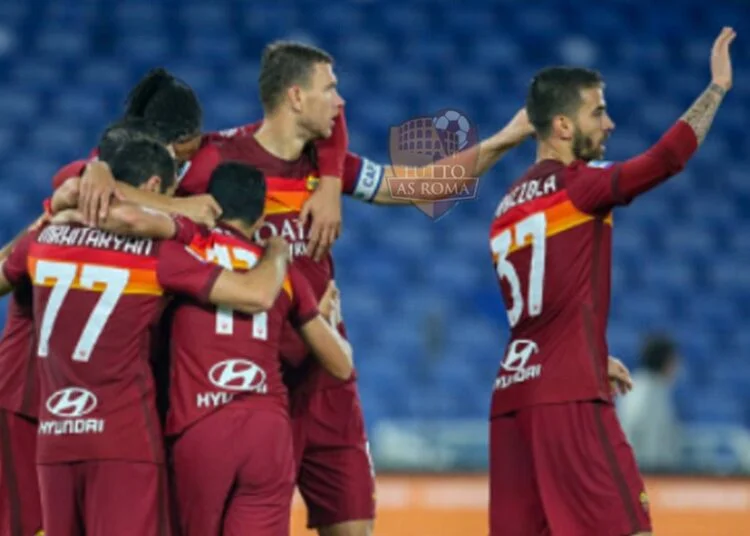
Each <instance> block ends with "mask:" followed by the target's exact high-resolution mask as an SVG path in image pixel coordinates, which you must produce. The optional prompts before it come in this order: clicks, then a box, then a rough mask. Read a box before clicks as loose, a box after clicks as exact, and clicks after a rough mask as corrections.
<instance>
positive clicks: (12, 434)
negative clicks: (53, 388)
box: [0, 409, 42, 536]
mask: <svg viewBox="0 0 750 536" xmlns="http://www.w3.org/2000/svg"><path fill="white" fill-rule="evenodd" d="M36 435H37V423H36V422H34V421H33V420H31V419H28V418H26V417H23V416H21V415H18V414H16V413H13V412H11V411H6V410H4V409H0V536H33V535H34V534H36V533H37V532H38V531H40V530H41V529H42V507H41V504H40V502H39V484H38V480H37V476H36Z"/></svg>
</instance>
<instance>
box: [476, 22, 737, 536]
mask: <svg viewBox="0 0 750 536" xmlns="http://www.w3.org/2000/svg"><path fill="white" fill-rule="evenodd" d="M734 37H735V33H734V31H733V30H732V29H730V28H724V29H723V30H722V31H721V33H720V35H719V36H718V38H717V39H716V42H715V43H714V46H713V50H712V53H711V62H710V64H711V75H712V80H711V83H710V85H709V86H708V88H707V89H706V90H705V91H704V92H703V93H702V94H701V95H700V97H699V98H698V99H697V100H696V101H695V103H694V104H693V105H692V106H691V107H690V108H689V109H688V110H687V111H686V112H685V114H684V115H683V116H682V118H680V120H679V121H677V122H676V123H675V124H674V125H673V126H672V127H671V128H670V129H669V130H668V131H667V132H666V133H665V134H664V136H663V137H662V138H661V139H660V140H659V141H658V142H657V143H656V144H655V145H653V146H652V147H651V148H650V149H649V150H647V151H646V152H644V153H642V154H641V155H638V156H636V157H634V158H631V159H630V160H626V161H625V162H617V163H612V162H603V161H601V158H602V157H603V154H604V148H605V145H604V144H605V141H606V140H607V138H608V137H609V135H610V134H611V132H612V130H613V129H614V123H613V122H612V120H611V119H610V117H609V115H607V110H606V105H605V101H604V94H603V87H604V85H603V81H602V79H601V77H600V76H599V74H598V73H596V72H594V71H590V70H587V69H580V68H572V67H553V68H548V69H544V70H542V71H540V72H539V73H538V74H537V75H536V77H535V78H534V79H533V81H532V83H531V86H530V89H529V92H528V97H527V101H526V109H527V111H528V114H529V118H530V120H531V122H532V123H533V125H534V128H535V130H536V133H537V134H536V135H537V162H536V164H534V165H533V166H532V167H531V168H530V169H529V170H528V171H527V172H526V174H525V175H524V176H523V177H521V178H520V179H518V180H517V181H516V182H515V183H514V184H513V185H512V186H511V187H510V189H509V190H508V193H507V195H506V196H505V197H504V198H503V200H502V202H501V203H500V205H499V207H498V210H497V213H496V218H495V220H494V222H493V223H492V228H491V231H490V246H491V250H492V254H493V258H494V263H495V267H496V270H497V276H498V280H499V283H500V287H501V290H502V295H503V301H504V302H505V307H506V309H507V313H508V322H509V324H510V327H511V333H510V342H509V343H508V346H507V349H506V353H505V357H504V359H503V361H502V364H501V365H500V370H499V372H498V375H497V379H496V381H495V384H494V391H493V396H492V414H491V415H492V418H491V423H490V524H491V534H492V536H521V535H523V536H526V535H531V534H539V535H541V534H562V535H568V534H570V535H574V534H575V535H579V534H580V535H589V534H590V535H597V536H598V535H612V536H629V535H633V534H639V535H643V534H650V531H651V521H650V516H649V511H648V497H647V495H646V493H645V489H644V485H643V481H642V478H641V476H640V474H639V472H638V468H637V466H636V462H635V459H634V456H633V452H632V449H631V448H630V445H629V444H628V442H627V440H626V439H625V436H624V434H623V432H622V429H621V427H620V424H619V422H618V420H617V416H616V414H615V408H614V405H613V403H612V397H611V389H610V385H609V382H608V376H607V369H608V365H609V366H611V365H612V363H611V362H610V363H609V364H608V362H607V341H606V329H607V317H608V314H609V299H610V276H611V274H610V272H611V269H610V263H611V258H612V242H611V240H612V209H613V208H614V207H616V206H622V205H626V204H628V203H629V202H630V201H632V200H633V199H634V198H635V197H637V196H638V195H641V194H643V193H645V192H647V191H648V190H650V189H652V188H654V187H655V186H657V185H658V184H660V183H662V182H664V181H665V180H666V179H668V178H669V177H671V176H674V175H675V174H677V173H679V172H680V171H681V170H682V169H683V167H684V166H685V165H686V163H687V161H688V160H689V158H690V157H691V156H692V155H693V153H695V151H696V149H697V148H698V146H699V145H700V144H701V143H702V142H703V140H704V138H705V137H706V134H707V133H708V130H709V128H710V126H711V122H712V120H713V118H714V116H715V114H716V112H717V110H718V108H719V105H720V103H721V101H722V99H723V97H724V95H725V94H726V92H727V91H728V90H729V89H730V87H731V85H732V68H731V61H730V55H729V45H730V44H731V42H732V40H733V39H734Z"/></svg>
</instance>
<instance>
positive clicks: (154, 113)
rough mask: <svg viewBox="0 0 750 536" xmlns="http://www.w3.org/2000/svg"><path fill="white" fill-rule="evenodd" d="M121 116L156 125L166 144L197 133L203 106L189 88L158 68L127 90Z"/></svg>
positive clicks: (199, 129)
mask: <svg viewBox="0 0 750 536" xmlns="http://www.w3.org/2000/svg"><path fill="white" fill-rule="evenodd" d="M125 117H142V118H144V119H148V120H149V121H153V122H154V123H157V124H159V125H160V127H161V128H163V129H165V130H166V133H167V135H168V136H169V143H173V142H179V141H184V140H186V139H189V138H193V137H195V136H198V135H200V133H201V130H202V128H203V109H202V108H201V105H200V101H199V100H198V96H197V95H196V93H195V91H193V88H191V87H190V86H189V85H188V84H187V83H185V82H184V81H183V80H181V79H179V78H177V77H176V76H174V75H173V74H171V73H170V72H168V71H167V70H166V69H163V68H161V67H159V68H157V69H152V70H150V71H149V72H148V73H146V75H145V76H144V77H143V78H141V81H140V82H138V84H136V86H135V87H134V88H133V89H131V90H130V93H129V94H128V97H127V99H126V101H125Z"/></svg>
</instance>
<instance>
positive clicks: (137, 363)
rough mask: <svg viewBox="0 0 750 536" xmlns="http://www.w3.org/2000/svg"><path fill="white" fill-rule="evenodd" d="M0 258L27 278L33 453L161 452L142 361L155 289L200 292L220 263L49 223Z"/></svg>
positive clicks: (74, 457) (169, 246)
mask: <svg viewBox="0 0 750 536" xmlns="http://www.w3.org/2000/svg"><path fill="white" fill-rule="evenodd" d="M32 237H33V238H32V239H29V240H24V241H22V243H21V244H19V247H17V248H16V249H15V250H14V251H13V252H12V253H11V255H10V257H9V258H8V260H7V261H6V263H5V264H4V271H5V275H6V277H7V278H8V280H9V281H11V282H12V283H14V285H17V284H19V283H22V282H23V279H24V278H25V277H27V276H28V277H29V278H30V279H31V281H32V283H33V285H34V291H33V303H34V307H33V314H34V318H35V319H36V322H35V327H36V339H37V343H36V355H37V356H38V358H39V359H38V368H39V375H40V395H41V404H40V407H39V441H38V451H37V461H38V462H39V463H60V462H73V461H78V460H91V459H117V460H131V461H150V462H161V461H162V460H163V448H162V439H161V438H162V434H161V429H160V426H159V422H158V420H157V415H156V408H155V402H154V396H155V395H154V385H153V378H152V374H151V370H150V367H149V350H150V327H151V326H152V324H153V323H154V322H155V321H156V320H157V318H158V316H159V314H160V312H161V307H162V297H163V294H164V293H165V292H175V293H185V294H189V295H193V296H196V297H198V298H201V299H204V298H205V297H207V295H208V293H209V292H210V289H211V286H212V285H213V282H214V281H215V279H216V277H218V275H219V273H220V268H219V267H217V266H215V265H212V264H209V263H205V262H202V261H200V260H198V259H196V258H195V257H194V256H192V255H190V254H189V253H188V252H187V251H185V248H184V247H183V246H182V245H180V244H178V243H176V242H172V241H166V242H159V241H153V240H150V239H138V238H128V237H122V236H117V235H113V234H111V233H107V232H104V231H100V230H98V229H91V228H87V227H82V226H78V225H67V224H66V225H59V224H55V225H49V226H47V227H45V228H43V229H42V230H40V231H39V232H37V233H34V234H33V235H32Z"/></svg>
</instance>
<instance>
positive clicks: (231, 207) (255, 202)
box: [208, 162, 266, 225]
mask: <svg viewBox="0 0 750 536" xmlns="http://www.w3.org/2000/svg"><path fill="white" fill-rule="evenodd" d="M208 193H209V194H211V195H212V196H213V198H214V199H216V202H217V203H218V204H219V206H220V207H221V211H222V212H221V219H223V220H240V221H242V222H244V223H246V224H247V225H252V224H254V223H255V222H256V221H258V219H259V218H260V217H261V216H262V215H263V209H264V208H265V202H266V179H265V177H264V176H263V173H262V172H261V171H260V170H259V169H257V168H255V167H253V166H251V165H249V164H244V163H242V162H224V163H222V164H219V166H218V167H217V168H216V169H215V170H214V172H213V173H212V174H211V182H210V183H209V185H208Z"/></svg>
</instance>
